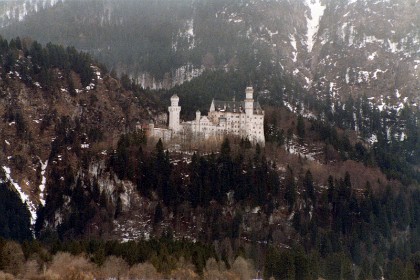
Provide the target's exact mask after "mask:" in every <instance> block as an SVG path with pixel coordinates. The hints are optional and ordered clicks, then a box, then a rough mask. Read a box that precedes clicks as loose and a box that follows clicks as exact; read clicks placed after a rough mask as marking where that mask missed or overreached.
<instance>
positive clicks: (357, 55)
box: [2, 0, 420, 107]
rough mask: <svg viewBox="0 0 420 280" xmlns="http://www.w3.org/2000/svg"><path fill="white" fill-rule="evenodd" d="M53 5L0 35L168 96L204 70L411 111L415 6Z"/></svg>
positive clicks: (252, 2) (315, 1)
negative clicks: (58, 48) (72, 51)
mask: <svg viewBox="0 0 420 280" xmlns="http://www.w3.org/2000/svg"><path fill="white" fill-rule="evenodd" d="M54 4H55V5H54V6H53V7H52V8H49V9H41V10H38V11H37V12H34V13H29V14H28V15H27V16H26V17H25V19H24V20H22V21H13V22H11V23H10V24H7V26H6V27H4V28H3V29H2V33H3V34H5V35H6V37H14V36H16V35H19V36H21V37H26V36H31V37H34V38H36V39H37V40H39V41H41V42H44V43H46V42H49V41H52V42H54V43H59V44H63V45H74V46H75V47H76V48H78V49H80V50H85V51H88V52H90V53H92V54H93V55H94V56H95V57H97V58H98V59H99V60H100V61H102V62H103V63H105V64H106V65H107V66H108V67H109V68H110V69H114V70H116V71H117V72H118V73H122V72H127V73H129V74H130V76H131V77H133V78H134V79H136V80H137V81H138V82H139V83H141V84H142V85H143V86H144V87H151V88H161V87H163V88H169V87H172V86H174V85H176V84H181V83H183V82H184V81H186V80H191V79H192V78H194V77H197V76H199V75H201V73H202V72H203V71H204V69H225V70H229V69H233V70H239V71H243V72H246V73H249V74H248V75H249V77H250V79H251V78H252V79H254V80H260V84H261V85H262V86H263V85H264V84H265V83H266V81H267V80H270V79H273V78H274V77H278V76H279V75H283V76H286V77H288V79H291V80H294V81H297V83H298V84H299V85H300V86H301V87H302V88H303V89H306V90H307V91H309V92H314V93H326V92H329V93H330V94H332V95H334V96H335V95H337V94H338V96H341V95H346V96H347V95H348V94H349V93H350V94H353V95H364V94H366V95H367V96H375V97H377V99H376V102H377V103H378V104H382V105H385V104H388V105H389V106H394V107H395V106H402V105H401V104H400V103H401V102H403V101H405V102H408V103H412V104H413V105H416V104H418V100H417V99H418V94H417V93H418V90H419V79H418V77H419V64H420V60H419V51H420V48H419V46H420V41H419V33H420V32H419V30H420V28H419V25H420V22H419V21H420V17H419V14H420V11H419V7H420V6H419V5H418V1H416V0H398V1H361V0H359V1H357V0H350V1H334V0H328V1H322V0H305V1H277V0H276V1H274V0H266V1H263V0H259V1H257V0H242V1H227V0H214V1H206V0H196V1H192V0H191V1H187V0H186V1H131V0H125V1H118V2H117V1H79V0H74V1H63V2H58V3H54ZM280 73H281V74H280Z"/></svg>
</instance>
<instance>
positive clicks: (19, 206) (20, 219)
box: [0, 170, 32, 241]
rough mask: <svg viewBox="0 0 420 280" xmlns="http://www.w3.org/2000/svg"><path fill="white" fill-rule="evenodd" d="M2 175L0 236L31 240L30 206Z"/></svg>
mask: <svg viewBox="0 0 420 280" xmlns="http://www.w3.org/2000/svg"><path fill="white" fill-rule="evenodd" d="M2 172H3V170H0V173H2ZM0 176H1V177H0V237H3V238H7V239H14V240H18V241H24V240H31V239H32V232H31V229H30V226H31V224H30V213H29V211H28V208H27V206H26V205H25V204H23V203H22V201H21V200H20V197H19V195H18V194H17V193H16V191H13V188H12V187H11V186H10V184H9V183H5V181H4V179H5V178H4V177H3V175H1V174H0Z"/></svg>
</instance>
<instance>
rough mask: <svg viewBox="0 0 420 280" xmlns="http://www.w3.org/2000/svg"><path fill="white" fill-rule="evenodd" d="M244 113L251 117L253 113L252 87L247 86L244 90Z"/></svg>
mask: <svg viewBox="0 0 420 280" xmlns="http://www.w3.org/2000/svg"><path fill="white" fill-rule="evenodd" d="M245 113H246V115H247V117H248V116H249V117H251V116H252V115H253V113H254V89H253V88H252V87H247V88H246V90H245Z"/></svg>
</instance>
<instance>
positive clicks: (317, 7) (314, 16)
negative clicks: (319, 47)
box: [306, 0, 326, 52]
mask: <svg viewBox="0 0 420 280" xmlns="http://www.w3.org/2000/svg"><path fill="white" fill-rule="evenodd" d="M306 5H307V6H308V7H309V10H310V14H309V15H308V14H307V15H306V22H307V28H308V31H307V34H306V36H307V43H306V46H307V47H308V52H311V51H312V47H313V45H314V36H315V35H316V34H317V33H318V29H319V22H320V21H321V18H322V16H323V15H324V10H325V8H326V6H323V5H322V4H321V1H320V0H306Z"/></svg>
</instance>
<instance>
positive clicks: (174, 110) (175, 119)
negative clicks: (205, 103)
mask: <svg viewBox="0 0 420 280" xmlns="http://www.w3.org/2000/svg"><path fill="white" fill-rule="evenodd" d="M178 103H179V97H178V95H176V94H174V95H172V97H171V106H169V107H168V111H169V129H172V130H173V131H174V132H178V131H180V130H181V125H180V123H179V115H180V113H181V106H178Z"/></svg>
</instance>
